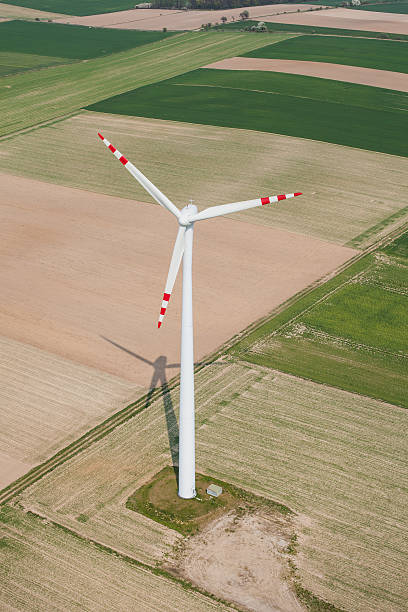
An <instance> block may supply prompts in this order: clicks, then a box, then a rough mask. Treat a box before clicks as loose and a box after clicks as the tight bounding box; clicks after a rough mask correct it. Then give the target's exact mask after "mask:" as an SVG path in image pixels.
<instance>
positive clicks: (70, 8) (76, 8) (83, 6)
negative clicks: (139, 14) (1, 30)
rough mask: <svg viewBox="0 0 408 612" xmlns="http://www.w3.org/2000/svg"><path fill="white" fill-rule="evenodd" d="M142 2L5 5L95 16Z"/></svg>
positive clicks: (20, 1)
mask: <svg viewBox="0 0 408 612" xmlns="http://www.w3.org/2000/svg"><path fill="white" fill-rule="evenodd" d="M141 1H142V0H139V1H138V0H132V1H130V0H69V2H68V1H67V0H7V4H13V5H14V6H25V7H26V8H30V9H36V10H38V11H48V12H50V13H62V14H64V15H78V16H79V17H81V16H83V15H96V14H98V13H111V12H112V13H113V12H114V11H126V10H128V9H132V8H133V7H134V6H135V4H140V2H141Z"/></svg>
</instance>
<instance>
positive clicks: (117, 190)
mask: <svg viewBox="0 0 408 612" xmlns="http://www.w3.org/2000/svg"><path fill="white" fill-rule="evenodd" d="M214 72H215V71H214ZM98 131H100V132H102V133H103V134H104V135H105V136H106V138H107V139H108V140H111V141H113V142H114V144H115V146H117V147H118V148H119V150H120V151H122V153H123V154H124V155H125V156H126V157H127V158H128V159H129V160H130V161H132V162H133V163H134V164H135V165H136V166H138V167H139V168H140V169H141V170H142V171H143V173H144V174H145V175H146V176H147V177H148V178H150V179H151V180H152V181H153V183H155V184H156V185H157V186H158V187H159V188H160V189H162V190H163V191H164V192H165V193H166V195H167V196H168V197H169V198H170V199H171V200H173V201H174V202H175V203H176V204H178V205H184V204H185V203H186V201H188V199H189V198H190V197H192V198H193V199H194V203H195V204H196V205H197V206H199V207H200V208H201V207H204V206H211V205H213V204H225V203H226V202H235V201H239V200H247V199H251V198H254V197H256V196H258V195H264V194H265V195H272V194H274V193H287V192H291V191H293V190H294V189H295V190H297V189H299V190H300V191H302V192H303V193H304V194H305V197H303V198H296V199H294V200H291V201H290V202H288V203H284V205H280V206H276V207H263V208H260V209H256V210H252V211H251V210H250V211H244V212H242V213H237V214H236V215H234V218H235V219H238V220H240V221H247V222H250V223H256V224H259V225H266V226H272V227H281V228H283V229H287V230H289V231H293V232H298V233H300V234H306V235H311V236H316V237H318V238H322V239H323V240H329V241H332V242H336V243H339V244H343V243H345V242H347V241H349V240H351V239H353V238H354V237H356V236H358V235H360V234H362V233H363V232H365V231H366V230H368V229H369V228H371V227H373V226H375V225H377V224H378V223H379V222H382V221H383V220H385V219H388V218H389V217H390V216H391V215H393V214H394V213H396V212H398V211H400V210H401V209H402V208H403V207H404V206H407V204H408V202H407V197H406V186H405V180H404V177H405V176H406V174H407V172H408V160H407V159H405V158H401V157H396V156H392V155H383V154H379V153H375V152H369V151H361V150H357V149H351V148H347V147H342V146H337V145H333V144H327V143H322V142H316V141H310V140H304V139H300V138H292V137H287V136H280V135H276V134H265V133H260V132H255V131H251V130H239V129H231V128H222V127H214V126H208V125H206V126H203V125H192V124H188V123H179V122H173V121H162V120H155V119H144V118H136V117H123V116H122V117H121V116H118V115H106V114H103V113H88V112H86V113H82V114H80V115H77V116H75V117H73V118H71V119H68V120H66V121H63V122H60V123H56V124H54V125H53V126H50V127H44V128H42V129H41V130H36V131H35V132H31V133H28V134H22V135H21V136H16V137H15V138H12V139H10V140H7V141H5V142H3V143H2V155H0V170H3V171H6V172H7V171H9V172H11V173H12V174H16V173H19V174H21V175H23V176H29V177H31V178H36V179H40V180H44V181H48V182H52V183H59V184H63V185H69V186H72V187H79V188H81V189H88V190H90V191H96V192H102V193H107V194H110V195H115V196H120V197H125V198H135V199H137V200H141V201H145V200H146V195H145V192H144V190H143V189H142V188H141V187H140V186H139V185H138V184H137V183H136V181H135V180H134V179H132V177H131V176H129V175H128V173H127V172H126V171H124V170H123V169H122V168H121V167H120V164H115V163H113V162H112V160H111V159H110V158H109V155H107V154H106V151H105V150H104V147H102V146H101V145H100V143H99V139H98V137H97V132H98ZM78 148H79V149H81V150H83V151H86V155H87V159H88V163H89V164H91V165H92V172H89V166H88V165H87V164H84V163H83V160H82V158H81V156H80V155H78ZM23 155H29V156H30V164H29V165H28V166H25V167H24V168H23V167H21V164H19V160H20V159H21V157H22V156H23ZM203 166H204V170H205V171H203ZM255 186H256V193H255V192H254V189H255ZM115 206H116V204H115ZM401 220H402V219H399V220H398V222H401ZM392 222H393V221H392V219H391V220H390V223H392ZM214 223H215V222H214ZM384 225H385V226H386V229H387V230H388V229H390V228H391V225H389V226H388V225H387V223H384ZM382 229H383V228H378V229H377V230H376V231H374V232H373V233H372V234H371V235H370V240H374V239H375V238H376V236H377V234H378V233H379V232H381V231H382ZM170 239H171V240H174V237H171V238H170ZM359 246H364V242H363V243H361V244H359ZM169 257H170V256H169ZM167 264H168V262H166V265H167ZM163 282H164V280H163ZM162 289H163V287H161V288H160V293H161V292H162Z"/></svg>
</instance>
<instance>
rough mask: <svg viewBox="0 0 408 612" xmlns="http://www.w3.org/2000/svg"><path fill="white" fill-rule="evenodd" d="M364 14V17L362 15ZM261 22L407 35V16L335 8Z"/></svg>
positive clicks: (278, 16) (281, 16)
mask: <svg viewBox="0 0 408 612" xmlns="http://www.w3.org/2000/svg"><path fill="white" fill-rule="evenodd" d="M362 12H364V15H362ZM262 19H263V21H271V22H274V23H275V22H276V23H291V24H294V25H307V26H318V27H326V28H343V29H346V30H366V31H368V32H389V33H394V34H408V15H401V14H397V13H395V14H393V13H380V12H377V13H376V12H375V11H354V10H352V9H344V8H336V9H328V10H324V11H311V12H308V13H296V14H294V15H276V16H274V15H266V16H263V17H262Z"/></svg>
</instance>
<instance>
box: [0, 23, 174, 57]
mask: <svg viewBox="0 0 408 612" xmlns="http://www.w3.org/2000/svg"><path fill="white" fill-rule="evenodd" d="M168 36H172V33H164V32H138V31H135V30H114V29H108V28H88V27H86V26H74V25H66V24H62V23H42V22H40V23H37V22H28V21H5V22H4V23H0V54H1V53H7V54H10V53H18V54H27V55H38V56H50V57H51V58H52V57H58V58H67V59H89V58H93V57H99V56H101V55H108V54H110V53H118V52H120V51H125V50H127V49H132V48H133V47H138V46H140V45H144V44H147V43H151V42H155V41H158V40H162V39H163V38H166V37H168Z"/></svg>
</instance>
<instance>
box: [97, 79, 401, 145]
mask: <svg viewBox="0 0 408 612" xmlns="http://www.w3.org/2000/svg"><path fill="white" fill-rule="evenodd" d="M401 108H404V109H407V110H408V94H407V93H402V92H396V91H391V90H387V89H381V88H376V87H367V86H364V85H356V84H352V83H343V82H340V81H331V80H326V79H318V78H314V77H307V76H300V75H292V74H282V73H272V72H262V71H245V70H211V69H201V70H196V71H194V72H190V73H188V74H183V75H181V76H179V77H176V78H173V79H171V80H167V81H162V82H160V83H157V84H154V85H151V86H149V87H145V88H143V89H137V90H133V91H129V92H126V93H125V94H122V95H120V96H115V97H113V98H108V99H106V100H103V101H101V102H98V103H96V104H93V105H91V106H89V107H88V110H92V111H99V112H104V113H114V114H124V115H135V116H143V117H152V118H156V119H170V120H173V121H184V122H186V121H187V122H190V123H202V124H210V125H220V126H227V127H237V128H244V129H250V130H259V131H262V132H272V133H278V134H286V135H289V136H298V137H299V136H300V137H302V138H310V139H314V140H321V141H324V142H332V143H336V144H342V145H346V146H352V147H357V148H361V149H369V150H373V151H380V152H383V153H392V154H395V155H401V156H406V155H407V154H408V146H407V142H406V138H405V133H406V132H407V131H408V113H407V112H406V110H400V109H401ZM345 126H346V127H345Z"/></svg>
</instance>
